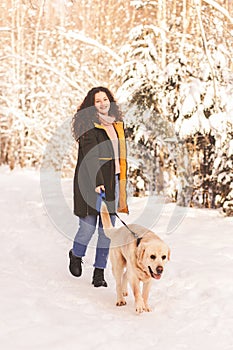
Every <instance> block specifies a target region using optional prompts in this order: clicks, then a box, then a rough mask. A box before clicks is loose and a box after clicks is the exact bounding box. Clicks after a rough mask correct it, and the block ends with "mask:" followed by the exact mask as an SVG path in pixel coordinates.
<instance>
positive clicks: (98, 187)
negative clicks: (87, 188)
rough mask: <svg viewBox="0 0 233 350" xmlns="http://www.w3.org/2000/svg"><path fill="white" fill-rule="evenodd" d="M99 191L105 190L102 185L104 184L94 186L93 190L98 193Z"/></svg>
mask: <svg viewBox="0 0 233 350" xmlns="http://www.w3.org/2000/svg"><path fill="white" fill-rule="evenodd" d="M101 191H104V192H105V187H104V185H100V186H97V187H96V188H95V192H97V193H99V194H100V192H101Z"/></svg>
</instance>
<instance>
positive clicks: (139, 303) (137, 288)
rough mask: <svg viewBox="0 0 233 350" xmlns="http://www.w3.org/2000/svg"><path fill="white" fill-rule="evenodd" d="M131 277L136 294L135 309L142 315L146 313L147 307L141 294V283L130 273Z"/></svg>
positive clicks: (131, 283) (130, 280)
mask: <svg viewBox="0 0 233 350" xmlns="http://www.w3.org/2000/svg"><path fill="white" fill-rule="evenodd" d="M129 276H130V277H129V278H130V279H129V282H130V285H131V288H132V291H133V294H134V300H135V309H136V312H137V313H141V312H143V311H144V309H145V305H144V301H143V298H142V294H141V289H140V281H139V279H138V278H137V277H136V276H135V275H132V274H131V273H129Z"/></svg>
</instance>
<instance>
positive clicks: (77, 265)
mask: <svg viewBox="0 0 233 350" xmlns="http://www.w3.org/2000/svg"><path fill="white" fill-rule="evenodd" d="M69 258H70V265H69V269H70V272H71V273H72V275H73V276H75V277H80V276H81V274H82V265H81V264H82V258H80V257H78V256H75V255H74V254H73V252H72V250H70V251H69Z"/></svg>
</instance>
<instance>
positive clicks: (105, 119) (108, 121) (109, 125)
mask: <svg viewBox="0 0 233 350" xmlns="http://www.w3.org/2000/svg"><path fill="white" fill-rule="evenodd" d="M99 121H100V123H101V124H102V125H103V126H104V127H105V129H106V132H107V134H108V137H109V138H110V140H111V141H112V145H113V150H114V155H115V173H116V174H119V173H120V163H119V141H118V136H117V133H116V130H115V128H114V126H113V123H114V121H115V117H111V116H105V115H103V114H99Z"/></svg>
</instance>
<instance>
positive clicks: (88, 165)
mask: <svg viewBox="0 0 233 350" xmlns="http://www.w3.org/2000/svg"><path fill="white" fill-rule="evenodd" d="M73 134H74V137H75V139H76V141H78V143H79V150H78V161H77V165H76V169H75V175H74V214H75V215H77V216H78V217H79V229H78V232H77V234H76V236H75V239H74V242H73V248H72V249H71V250H70V252H69V257H70V264H69V269H70V272H71V274H72V275H74V276H76V277H79V276H81V274H82V265H81V264H82V257H84V256H85V253H86V249H87V246H88V243H89V242H90V240H91V238H92V236H93V234H94V232H95V229H96V227H97V226H98V241H97V246H96V254H95V262H94V273H93V281H92V284H94V286H95V287H100V286H103V287H107V283H106V281H105V279H104V269H105V267H106V264H107V258H108V253H109V245H110V240H109V238H107V237H106V236H105V234H104V231H103V226H102V222H101V218H100V215H99V212H98V210H97V208H96V203H97V200H98V196H100V193H101V191H103V192H105V198H106V203H107V206H108V210H109V213H110V216H111V220H112V224H113V225H114V224H115V214H114V213H115V212H116V210H118V211H120V212H124V213H127V212H128V207H127V203H126V170H127V169H126V145H125V134H124V126H123V121H122V117H121V113H120V110H119V108H118V106H117V104H116V102H115V100H114V97H113V95H112V93H111V92H110V91H109V90H108V89H107V88H104V87H95V88H93V89H91V90H90V91H89V92H88V93H87V96H86V97H85V99H84V101H83V102H82V104H81V106H80V108H79V109H78V111H77V113H76V114H75V116H74V119H73ZM116 206H117V208H116Z"/></svg>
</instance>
